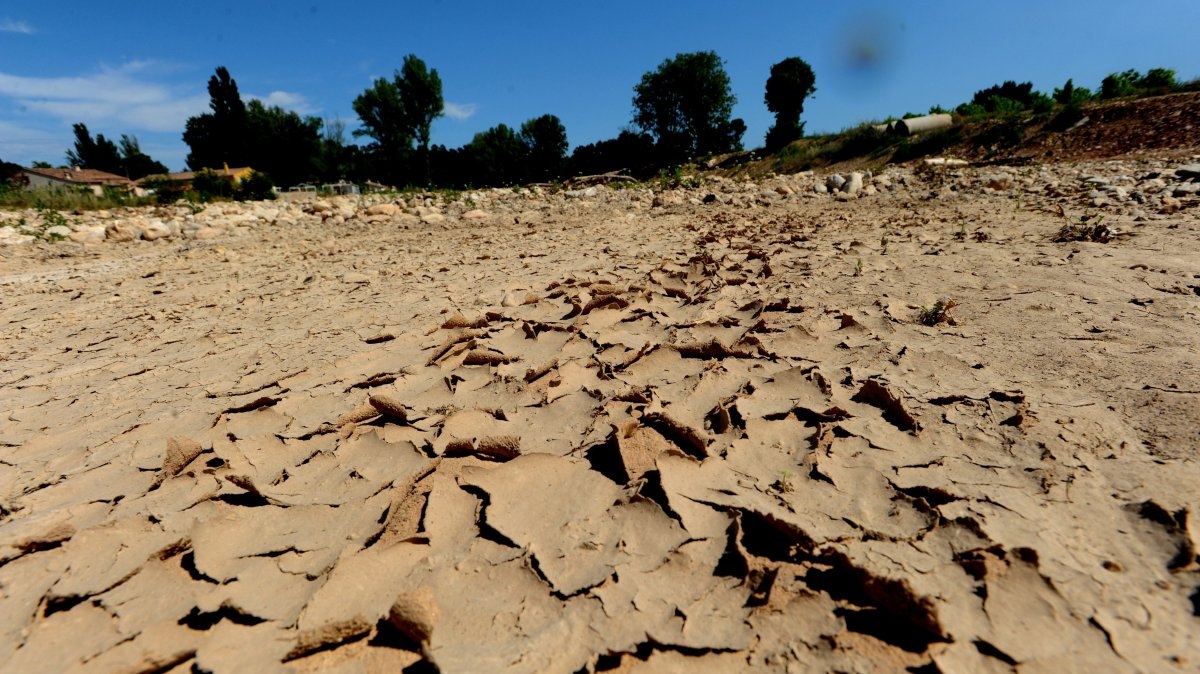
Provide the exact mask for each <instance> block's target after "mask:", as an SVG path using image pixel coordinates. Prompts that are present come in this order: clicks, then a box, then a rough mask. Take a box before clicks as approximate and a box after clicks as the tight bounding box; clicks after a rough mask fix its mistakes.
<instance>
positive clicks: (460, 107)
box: [443, 102, 479, 122]
mask: <svg viewBox="0 0 1200 674" xmlns="http://www.w3.org/2000/svg"><path fill="white" fill-rule="evenodd" d="M478 108H479V106H478V105H476V104H474V103H449V102H447V103H446V105H445V107H444V109H443V112H445V113H446V116H447V117H449V118H450V119H457V120H458V121H460V122H461V121H463V120H466V119H470V118H471V117H474V116H475V111H476V110H477V109H478Z"/></svg>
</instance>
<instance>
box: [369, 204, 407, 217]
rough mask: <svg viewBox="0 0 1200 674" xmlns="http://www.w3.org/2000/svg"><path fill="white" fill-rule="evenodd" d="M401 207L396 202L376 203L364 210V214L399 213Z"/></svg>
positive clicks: (388, 214) (389, 214)
mask: <svg viewBox="0 0 1200 674" xmlns="http://www.w3.org/2000/svg"><path fill="white" fill-rule="evenodd" d="M399 213H400V207H399V206H397V205H396V204H375V205H374V206H368V207H367V208H366V209H364V210H363V215H387V216H392V215H398V214H399Z"/></svg>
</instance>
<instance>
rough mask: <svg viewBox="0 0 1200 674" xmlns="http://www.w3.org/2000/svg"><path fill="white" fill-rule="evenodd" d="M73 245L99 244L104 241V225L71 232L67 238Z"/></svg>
mask: <svg viewBox="0 0 1200 674" xmlns="http://www.w3.org/2000/svg"><path fill="white" fill-rule="evenodd" d="M67 238H69V239H70V240H72V241H74V242H75V243H100V242H102V241H104V225H91V226H89V227H82V228H80V229H78V230H76V231H74V232H71V234H70V235H68V237H67Z"/></svg>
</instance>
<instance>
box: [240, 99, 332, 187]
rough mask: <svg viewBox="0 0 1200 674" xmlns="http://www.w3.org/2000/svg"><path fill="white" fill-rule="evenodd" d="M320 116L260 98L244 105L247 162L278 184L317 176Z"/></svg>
mask: <svg viewBox="0 0 1200 674" xmlns="http://www.w3.org/2000/svg"><path fill="white" fill-rule="evenodd" d="M321 124H322V122H321V119H320V118H318V117H311V116H310V117H301V116H300V115H299V114H297V113H295V112H292V111H289V110H284V109H283V108H281V107H279V106H277V105H272V106H267V105H264V104H263V102H262V101H259V100H252V101H250V103H249V104H247V105H246V131H247V134H246V136H247V141H248V147H247V148H246V162H247V163H246V164H244V165H247V166H251V167H253V168H254V169H255V170H256V171H260V172H262V173H264V174H266V176H267V178H268V179H269V180H270V181H273V182H274V184H278V185H285V186H286V185H295V184H296V183H301V182H305V181H307V180H314V179H316V177H317V175H318V174H319V173H320V167H319V166H318V159H319V157H320V153H321Z"/></svg>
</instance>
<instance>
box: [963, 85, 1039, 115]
mask: <svg viewBox="0 0 1200 674" xmlns="http://www.w3.org/2000/svg"><path fill="white" fill-rule="evenodd" d="M1033 98H1034V93H1033V83H1032V82H1022V83H1021V84H1017V83H1016V82H1014V81H1012V80H1008V81H1007V82H1005V83H1004V84H1000V85H992V86H990V87H988V88H987V89H980V90H979V91H976V92H975V95H974V96H973V97H972V98H971V104H972V105H978V106H980V107H982V108H983V109H984V110H986V111H988V112H997V111H1004V110H1010V109H1017V110H1027V109H1029V108H1030V107H1032V106H1033ZM1008 101H1012V103H1009V102H1008ZM1013 103H1015V104H1016V105H1015V106H1014V105H1013Z"/></svg>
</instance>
